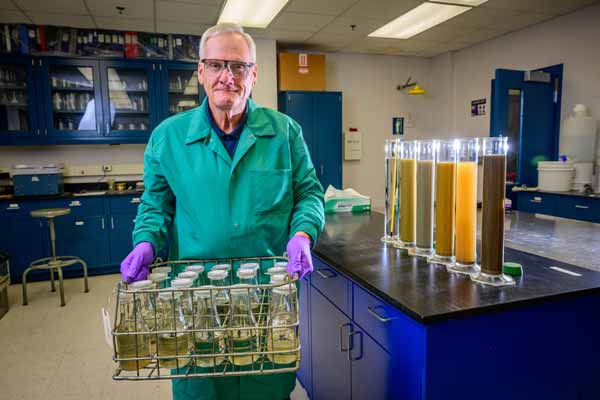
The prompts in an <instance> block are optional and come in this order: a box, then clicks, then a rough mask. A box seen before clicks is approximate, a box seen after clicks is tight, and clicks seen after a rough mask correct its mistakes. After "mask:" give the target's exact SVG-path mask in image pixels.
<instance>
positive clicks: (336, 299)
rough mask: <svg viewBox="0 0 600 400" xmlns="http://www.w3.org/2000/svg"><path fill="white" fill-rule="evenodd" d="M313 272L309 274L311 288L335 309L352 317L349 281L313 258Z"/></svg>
mask: <svg viewBox="0 0 600 400" xmlns="http://www.w3.org/2000/svg"><path fill="white" fill-rule="evenodd" d="M313 264H314V268H315V270H314V272H313V273H312V274H311V277H310V279H311V283H312V286H313V287H315V288H317V289H319V291H320V292H321V293H322V294H323V295H324V296H325V297H327V299H329V301H331V302H332V303H333V304H334V305H335V306H336V307H337V308H339V309H340V310H341V311H342V312H343V313H345V314H346V315H348V316H350V317H351V316H352V314H351V313H352V301H351V295H352V289H351V283H350V281H349V280H348V279H347V278H346V277H344V276H343V275H342V274H340V273H339V272H337V271H336V270H335V269H333V268H331V267H330V266H329V265H327V264H325V263H324V262H323V261H321V260H320V259H318V258H317V257H313Z"/></svg>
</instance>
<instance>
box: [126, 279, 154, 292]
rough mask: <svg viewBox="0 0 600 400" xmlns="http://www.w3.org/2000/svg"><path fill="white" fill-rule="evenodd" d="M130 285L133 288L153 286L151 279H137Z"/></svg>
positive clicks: (140, 288)
mask: <svg viewBox="0 0 600 400" xmlns="http://www.w3.org/2000/svg"><path fill="white" fill-rule="evenodd" d="M129 286H130V287H131V289H132V290H143V289H150V288H151V287H152V281H150V280H143V281H137V282H133V283H131V284H130V285H129Z"/></svg>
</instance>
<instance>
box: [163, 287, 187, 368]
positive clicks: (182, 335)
mask: <svg viewBox="0 0 600 400" xmlns="http://www.w3.org/2000/svg"><path fill="white" fill-rule="evenodd" d="M182 296H183V294H182V292H177V291H173V292H170V291H169V292H162V293H159V294H158V307H159V313H160V316H161V319H160V320H159V324H158V327H157V331H158V332H160V333H158V342H157V346H156V355H157V359H158V362H159V365H160V367H162V368H182V367H185V366H186V365H188V364H189V362H190V337H189V332H188V330H187V321H186V319H185V316H184V314H183V307H182V305H181V302H182Z"/></svg>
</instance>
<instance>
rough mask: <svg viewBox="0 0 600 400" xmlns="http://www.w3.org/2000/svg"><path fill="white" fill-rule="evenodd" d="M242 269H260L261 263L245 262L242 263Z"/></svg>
mask: <svg viewBox="0 0 600 400" xmlns="http://www.w3.org/2000/svg"><path fill="white" fill-rule="evenodd" d="M240 269H251V270H253V271H258V270H259V269H260V265H259V264H258V263H254V262H252V263H243V264H240Z"/></svg>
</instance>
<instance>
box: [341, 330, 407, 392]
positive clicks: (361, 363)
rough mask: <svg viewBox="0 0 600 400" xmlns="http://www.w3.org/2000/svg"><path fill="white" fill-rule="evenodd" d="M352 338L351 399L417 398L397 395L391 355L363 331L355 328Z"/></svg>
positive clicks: (396, 383)
mask: <svg viewBox="0 0 600 400" xmlns="http://www.w3.org/2000/svg"><path fill="white" fill-rule="evenodd" d="M352 340H353V342H354V343H353V346H352V347H353V350H352V352H351V353H350V355H351V359H352V400H371V399H404V400H418V397H408V396H404V395H402V396H400V392H399V391H398V390H397V388H398V382H397V381H396V380H395V379H396V378H394V371H393V366H392V356H390V354H388V353H387V352H386V351H385V350H384V349H382V348H381V346H379V345H378V344H377V343H376V342H375V341H374V340H373V339H371V338H370V337H369V335H367V334H366V333H365V332H363V331H360V330H357V331H356V332H355V333H354V334H353V336H352ZM397 378H400V377H397Z"/></svg>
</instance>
